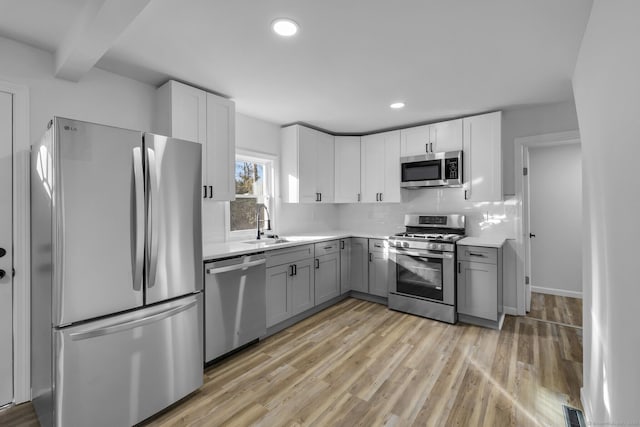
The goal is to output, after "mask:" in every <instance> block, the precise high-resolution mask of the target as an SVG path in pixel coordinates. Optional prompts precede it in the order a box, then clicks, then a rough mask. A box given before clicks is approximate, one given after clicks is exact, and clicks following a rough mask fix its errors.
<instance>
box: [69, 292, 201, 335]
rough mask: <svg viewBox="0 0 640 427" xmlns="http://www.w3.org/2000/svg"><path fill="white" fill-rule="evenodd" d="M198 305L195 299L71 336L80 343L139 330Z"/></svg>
mask: <svg viewBox="0 0 640 427" xmlns="http://www.w3.org/2000/svg"><path fill="white" fill-rule="evenodd" d="M197 303H198V300H197V299H194V300H192V301H191V302H188V303H186V304H183V305H180V306H178V307H172V308H170V309H168V310H165V311H162V312H160V313H156V314H152V315H150V316H145V317H143V318H141V319H135V320H124V321H122V322H117V323H114V324H113V325H109V326H103V327H99V328H89V329H86V330H83V331H79V332H74V333H72V334H70V335H69V336H70V337H71V339H72V340H73V341H80V340H85V339H89V338H95V337H100V336H103V335H109V334H115V333H117V332H122V331H126V330H129V329H133V328H138V327H140V326H144V325H148V324H149V323H154V322H157V321H159V320H162V319H166V318H167V317H171V316H174V315H176V314H178V313H180V312H182V311H185V310H188V309H190V308H191V307H193V306H194V305H196V304H197Z"/></svg>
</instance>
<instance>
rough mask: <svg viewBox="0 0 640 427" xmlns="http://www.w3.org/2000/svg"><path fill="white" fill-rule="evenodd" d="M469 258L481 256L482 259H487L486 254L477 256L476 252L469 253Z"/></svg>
mask: <svg viewBox="0 0 640 427" xmlns="http://www.w3.org/2000/svg"><path fill="white" fill-rule="evenodd" d="M469 256H479V257H481V258H486V257H487V256H486V255H485V254H477V253H475V252H469Z"/></svg>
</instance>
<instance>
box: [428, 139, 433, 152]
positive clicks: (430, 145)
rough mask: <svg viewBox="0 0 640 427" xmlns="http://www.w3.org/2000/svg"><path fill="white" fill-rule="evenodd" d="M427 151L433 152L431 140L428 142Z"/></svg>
mask: <svg viewBox="0 0 640 427" xmlns="http://www.w3.org/2000/svg"><path fill="white" fill-rule="evenodd" d="M429 151H431V152H432V153H433V142H430V143H429Z"/></svg>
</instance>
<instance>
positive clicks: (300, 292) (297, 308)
mask: <svg viewBox="0 0 640 427" xmlns="http://www.w3.org/2000/svg"><path fill="white" fill-rule="evenodd" d="M313 264H314V263H313V259H306V260H303V261H299V262H296V263H295V264H294V267H295V269H294V275H293V276H291V277H292V279H291V315H292V316H295V315H296V314H298V313H302V312H303V311H305V310H308V309H310V308H311V307H313V306H314V305H315V295H314V294H315V292H314V272H313V270H314V268H313Z"/></svg>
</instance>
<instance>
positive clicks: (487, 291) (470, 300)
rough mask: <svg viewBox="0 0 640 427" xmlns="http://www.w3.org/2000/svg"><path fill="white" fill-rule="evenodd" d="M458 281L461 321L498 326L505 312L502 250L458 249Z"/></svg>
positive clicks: (475, 247)
mask: <svg viewBox="0 0 640 427" xmlns="http://www.w3.org/2000/svg"><path fill="white" fill-rule="evenodd" d="M457 282H458V296H457V303H458V315H459V317H460V320H461V321H464V322H467V323H476V324H480V325H482V326H492V327H498V322H500V318H501V316H502V312H503V308H502V249H501V248H488V247H481V246H462V245H460V246H458V281H457ZM485 321H488V322H485Z"/></svg>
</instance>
